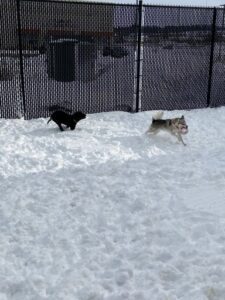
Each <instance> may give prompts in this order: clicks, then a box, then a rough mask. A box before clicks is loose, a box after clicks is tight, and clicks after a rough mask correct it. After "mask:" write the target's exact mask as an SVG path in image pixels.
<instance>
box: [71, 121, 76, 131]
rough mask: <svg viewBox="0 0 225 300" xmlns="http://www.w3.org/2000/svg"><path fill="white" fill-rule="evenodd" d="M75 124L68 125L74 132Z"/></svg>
mask: <svg viewBox="0 0 225 300" xmlns="http://www.w3.org/2000/svg"><path fill="white" fill-rule="evenodd" d="M76 125H77V123H76V122H75V123H74V124H73V125H70V129H71V130H74V129H75V128H76Z"/></svg>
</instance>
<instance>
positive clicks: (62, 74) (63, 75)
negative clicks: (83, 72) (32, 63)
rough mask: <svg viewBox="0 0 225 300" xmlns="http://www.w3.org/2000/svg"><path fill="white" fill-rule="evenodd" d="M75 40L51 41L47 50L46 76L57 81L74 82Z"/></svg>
mask: <svg viewBox="0 0 225 300" xmlns="http://www.w3.org/2000/svg"><path fill="white" fill-rule="evenodd" d="M76 43H77V40H68V39H61V40H56V41H51V42H50V43H49V45H48V49H47V72H48V76H49V77H50V78H52V79H55V80H57V81H63V82H68V81H74V80H75V44H76Z"/></svg>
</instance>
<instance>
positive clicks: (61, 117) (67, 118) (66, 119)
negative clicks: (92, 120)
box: [47, 110, 86, 131]
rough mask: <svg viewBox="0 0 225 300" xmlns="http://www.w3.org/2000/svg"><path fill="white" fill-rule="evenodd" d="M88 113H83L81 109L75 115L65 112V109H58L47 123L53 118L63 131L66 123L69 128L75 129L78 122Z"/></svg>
mask: <svg viewBox="0 0 225 300" xmlns="http://www.w3.org/2000/svg"><path fill="white" fill-rule="evenodd" d="M85 118H86V115H85V114H84V113H82V112H81V111H78V112H75V113H74V114H73V115H69V114H67V113H65V112H64V111H61V110H57V111H55V112H54V113H53V114H52V115H51V117H50V119H49V120H48V122H47V124H48V123H49V122H50V121H51V120H52V121H54V122H55V123H56V124H57V125H58V126H59V129H60V130H61V131H63V130H64V129H63V127H62V124H64V125H66V126H67V128H68V127H70V129H71V130H74V129H75V127H76V125H77V123H78V122H79V121H80V120H82V119H85Z"/></svg>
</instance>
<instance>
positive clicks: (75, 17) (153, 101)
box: [0, 0, 225, 119]
mask: <svg viewBox="0 0 225 300" xmlns="http://www.w3.org/2000/svg"><path fill="white" fill-rule="evenodd" d="M0 8H1V18H0V23H1V24H0V25H1V27H0V33H1V35H0V36H1V38H0V39H1V40H0V87H1V98H0V117H2V118H16V117H21V115H23V116H24V118H25V119H31V118H38V117H47V116H49V114H50V113H51V112H52V111H54V110H57V109H63V110H65V111H68V112H73V111H76V110H82V111H84V112H85V113H96V112H103V111H115V110H123V111H129V112H134V111H143V110H153V109H154V110H157V109H168V110H173V109H192V108H203V107H207V106H209V105H210V106H219V105H224V104H225V100H224V99H225V84H224V83H225V82H224V81H225V52H224V51H225V47H224V46H225V45H224V42H225V39H224V31H223V26H224V22H223V21H224V11H223V9H220V8H218V9H214V8H194V7H193V8H191V7H166V6H150V5H143V4H142V1H140V2H139V5H136V4H120V3H100V2H99V3H97V2H96V3H93V2H72V1H42V0H39V1H32V0H0Z"/></svg>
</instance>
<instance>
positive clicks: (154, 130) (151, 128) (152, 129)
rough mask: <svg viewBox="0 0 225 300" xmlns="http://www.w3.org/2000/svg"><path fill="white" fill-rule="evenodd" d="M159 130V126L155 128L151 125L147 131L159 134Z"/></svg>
mask: <svg viewBox="0 0 225 300" xmlns="http://www.w3.org/2000/svg"><path fill="white" fill-rule="evenodd" d="M158 132H159V129H157V128H153V127H151V126H150V127H149V129H148V130H147V131H146V133H150V134H154V135H155V134H157V133H158Z"/></svg>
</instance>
